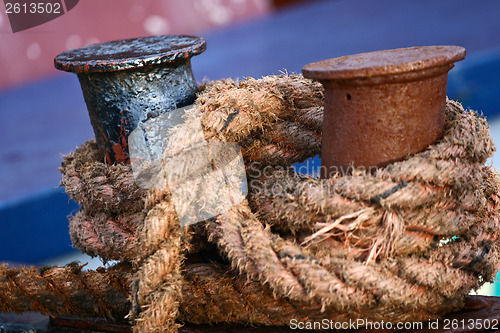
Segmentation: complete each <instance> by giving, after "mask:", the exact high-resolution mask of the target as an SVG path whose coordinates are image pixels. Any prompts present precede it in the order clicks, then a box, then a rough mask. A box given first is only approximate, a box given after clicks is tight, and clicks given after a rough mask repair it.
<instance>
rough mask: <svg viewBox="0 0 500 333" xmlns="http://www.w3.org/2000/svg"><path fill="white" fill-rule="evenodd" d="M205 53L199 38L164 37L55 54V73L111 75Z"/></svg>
mask: <svg viewBox="0 0 500 333" xmlns="http://www.w3.org/2000/svg"><path fill="white" fill-rule="evenodd" d="M205 49H206V43H205V40H204V39H203V38H200V37H195V36H187V35H167V36H153V37H140V38H132V39H123V40H117V41H111V42H106V43H101V44H92V45H89V46H86V47H83V48H80V49H75V50H70V51H66V52H63V53H61V54H59V55H58V56H57V57H56V58H55V60H54V63H55V66H56V68H57V69H60V70H63V71H67V72H73V73H90V72H111V71H119V70H125V69H129V68H137V67H143V66H150V65H160V64H165V63H173V62H176V61H178V60H183V59H184V60H185V59H189V58H191V57H192V56H195V55H197V54H200V53H202V52H203V51H205Z"/></svg>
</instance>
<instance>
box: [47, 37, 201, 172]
mask: <svg viewBox="0 0 500 333" xmlns="http://www.w3.org/2000/svg"><path fill="white" fill-rule="evenodd" d="M205 48H206V43H205V40H204V39H203V38H200V37H194V36H185V35H168V36H155V37H142V38H136V39H126V40H120V41H112V42H107V43H102V44H95V45H89V46H87V47H84V48H81V49H76V50H70V51H67V52H64V53H61V54H60V55H58V56H57V57H56V58H55V59H54V63H55V67H56V68H57V69H61V70H65V71H69V72H75V73H76V74H77V75H78V79H79V80H80V84H81V87H82V91H83V96H84V98H85V102H86V104H87V109H88V111H89V115H90V122H91V123H92V127H93V128H94V133H95V136H96V140H97V144H98V146H99V151H100V153H101V155H102V157H104V158H105V159H106V161H107V162H109V163H114V162H124V163H129V161H130V159H129V155H128V135H129V134H130V132H132V131H133V130H134V129H136V128H137V126H138V124H139V123H140V122H143V121H145V120H147V119H149V118H154V117H157V116H158V115H160V114H161V113H164V112H168V111H171V110H174V109H175V108H179V107H183V106H186V105H189V104H192V103H193V102H194V100H195V98H196V92H197V85H196V81H195V79H194V77H193V73H192V70H191V63H190V59H191V57H192V56H194V55H197V54H200V53H201V52H203V51H204V50H205Z"/></svg>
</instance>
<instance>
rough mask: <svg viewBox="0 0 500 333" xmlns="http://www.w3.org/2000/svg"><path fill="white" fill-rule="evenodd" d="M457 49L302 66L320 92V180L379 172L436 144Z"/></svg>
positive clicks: (458, 53)
mask: <svg viewBox="0 0 500 333" xmlns="http://www.w3.org/2000/svg"><path fill="white" fill-rule="evenodd" d="M464 58H465V49H464V48H463V47H459V46H421V47H410V48H403V49H395V50H385V51H377V52H369V53H361V54H356V55H350V56H344V57H340V58H334V59H328V60H324V61H319V62H316V63H312V64H308V65H306V66H304V68H303V69H302V71H303V73H304V76H305V77H308V78H312V79H316V80H318V81H320V82H321V83H322V84H323V86H324V87H325V113H324V120H323V138H322V150H321V161H322V162H321V165H322V174H321V177H322V178H329V177H330V176H332V175H333V174H334V173H336V172H337V171H338V172H340V173H342V174H346V173H349V168H351V167H352V166H354V167H364V168H366V169H367V170H370V169H372V168H376V167H383V166H386V165H387V164H390V163H392V162H395V161H399V160H402V159H404V158H405V157H406V156H408V155H411V154H415V153H418V152H420V151H423V150H425V148H426V147H427V146H428V145H430V144H432V143H434V142H435V141H437V140H438V139H440V138H441V137H442V134H443V129H444V109H445V103H446V84H447V78H448V71H449V70H450V69H452V68H453V66H454V65H453V63H454V62H456V61H460V60H462V59H464Z"/></svg>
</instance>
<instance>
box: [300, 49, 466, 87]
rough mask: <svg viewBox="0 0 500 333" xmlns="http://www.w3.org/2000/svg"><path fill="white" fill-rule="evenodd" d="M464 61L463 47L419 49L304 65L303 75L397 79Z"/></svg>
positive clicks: (341, 78) (343, 79)
mask: <svg viewBox="0 0 500 333" xmlns="http://www.w3.org/2000/svg"><path fill="white" fill-rule="evenodd" d="M464 58H465V49H464V48H463V47H461V46H454V45H434V46H416V47H408V48H402V49H394V50H383V51H376V52H367V53H360V54H354V55H348V56H343V57H340V58H333V59H328V60H323V61H318V62H314V63H311V64H308V65H306V66H304V67H303V68H302V73H303V74H304V76H305V77H308V78H311V79H316V80H320V81H322V80H324V81H326V80H332V81H335V80H338V81H347V80H353V79H372V78H377V77H383V76H391V77H395V76H397V75H402V74H403V75H404V74H408V73H412V72H419V71H423V70H427V69H431V68H435V67H443V66H446V65H448V66H450V68H452V67H453V63H454V62H456V61H460V60H463V59H464ZM450 68H448V70H449V69H450Z"/></svg>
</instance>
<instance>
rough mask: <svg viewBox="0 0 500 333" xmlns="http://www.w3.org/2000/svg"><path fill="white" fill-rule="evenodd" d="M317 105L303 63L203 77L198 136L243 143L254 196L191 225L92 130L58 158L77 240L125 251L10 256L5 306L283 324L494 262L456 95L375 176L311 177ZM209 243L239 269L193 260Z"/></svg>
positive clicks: (445, 285)
mask: <svg viewBox="0 0 500 333" xmlns="http://www.w3.org/2000/svg"><path fill="white" fill-rule="evenodd" d="M322 103H323V95H322V90H321V86H320V85H319V84H317V83H314V82H312V81H309V80H306V79H303V78H302V77H301V76H296V75H291V76H269V77H265V78H263V79H260V80H254V79H247V80H246V81H243V82H239V83H238V82H234V81H232V80H222V81H214V82H211V83H208V84H206V85H205V86H204V87H203V89H202V91H201V93H200V94H199V97H198V99H197V112H198V115H199V117H200V118H201V122H202V124H203V127H204V132H205V137H206V138H207V139H208V140H209V141H212V142H213V141H225V142H236V143H238V144H239V145H240V146H241V147H242V152H243V156H244V159H245V164H246V166H247V174H248V177H249V193H250V194H249V196H248V200H244V201H243V202H241V203H240V204H238V205H236V206H234V207H233V208H232V209H231V210H230V211H228V212H226V213H224V214H222V215H219V216H218V217H217V218H216V219H212V220H208V221H205V222H204V223H200V224H197V225H194V226H191V228H190V229H189V230H188V231H187V232H184V233H183V232H182V230H181V229H180V228H179V221H178V219H177V216H176V214H175V210H174V208H173V206H172V202H171V197H170V193H169V192H168V190H163V191H150V192H149V193H146V192H145V191H144V190H141V189H139V188H138V187H137V186H135V184H134V182H133V176H132V173H131V170H130V167H129V166H124V165H115V166H112V165H106V164H104V163H102V162H99V161H98V160H97V149H96V146H95V143H94V142H88V143H86V144H84V145H83V146H82V147H80V148H79V149H77V151H76V152H75V153H74V154H72V155H70V156H68V157H66V158H65V161H64V162H63V166H62V169H61V171H62V173H63V180H62V184H63V185H64V186H65V187H66V191H67V192H68V193H69V194H70V195H71V196H72V198H74V199H75V200H76V201H78V202H79V203H80V204H81V206H82V209H81V211H80V212H79V213H77V215H75V217H73V218H72V219H71V220H70V233H71V236H72V240H73V243H74V244H75V246H77V247H79V248H81V249H82V250H83V251H84V252H86V253H89V254H90V255H93V256H95V255H99V256H101V257H102V258H103V259H105V260H110V259H116V260H120V261H122V262H121V263H119V264H117V265H115V266H113V267H111V268H109V269H107V270H105V269H100V270H98V271H88V272H85V271H82V269H81V266H75V265H72V266H68V267H49V268H45V269H43V270H41V271H37V270H35V269H33V268H22V269H14V268H10V267H8V266H6V265H3V266H1V268H0V290H2V291H4V292H2V293H1V295H2V296H0V310H2V311H12V312H22V311H28V310H35V311H41V312H43V313H48V314H52V315H55V314H59V315H61V314H65V315H67V314H71V315H79V316H83V317H92V316H104V317H107V318H114V319H121V318H123V317H124V315H125V314H126V312H127V311H128V310H129V309H130V308H132V311H131V313H130V316H131V317H133V318H134V323H135V326H134V330H135V331H136V332H175V331H176V330H177V327H178V324H176V319H178V320H180V321H189V322H193V323H221V322H227V323H238V324H242V323H252V324H262V325H287V324H288V323H289V321H290V319H292V318H297V319H302V320H315V319H317V320H321V319H323V318H329V319H333V320H346V319H349V318H354V319H357V318H367V319H371V320H386V321H399V320H426V319H429V318H435V317H438V316H441V315H442V314H444V313H447V312H450V311H454V310H457V309H460V308H461V307H462V306H463V300H464V297H465V296H466V295H467V294H468V293H469V292H470V290H472V289H477V288H478V287H479V286H480V285H482V284H483V283H484V282H487V281H492V280H493V278H494V276H495V273H496V271H497V270H498V241H497V231H496V230H497V228H498V196H497V195H498V189H499V185H498V182H497V178H496V177H497V176H496V174H495V173H494V172H493V171H491V170H490V169H489V168H488V167H484V166H483V164H484V163H485V161H486V159H487V158H488V157H489V156H491V155H492V153H493V151H494V146H493V142H492V139H491V138H490V137H489V133H488V126H487V123H486V121H485V120H484V119H482V118H480V117H478V116H477V114H475V113H474V112H469V111H464V110H463V109H462V107H461V105H460V104H458V103H456V102H452V101H448V103H447V110H446V117H447V122H446V124H447V125H446V132H445V135H444V137H443V139H442V140H440V141H439V142H438V143H436V144H435V145H433V146H431V147H429V149H428V150H426V151H424V152H422V153H419V154H416V155H414V156H411V157H409V158H407V159H406V160H405V161H402V162H398V163H394V164H391V165H389V166H387V167H386V168H382V169H380V170H378V171H377V172H375V173H374V174H369V173H366V172H363V171H362V170H355V171H354V173H353V174H352V175H350V176H335V177H333V178H331V179H328V180H316V179H312V178H308V177H304V176H301V175H298V174H295V173H294V172H292V171H290V169H289V168H287V167H288V166H290V165H292V164H293V163H295V162H297V161H301V160H304V159H305V158H307V157H311V156H314V155H316V154H318V153H319V152H320V138H321V120H322V111H323V110H322ZM189 129H190V121H189V119H188V121H187V122H186V123H185V124H183V125H179V126H178V128H175V129H174V131H173V133H171V134H172V135H171V137H172V140H173V141H174V142H175V143H176V144H177V147H178V150H179V151H182V149H183V148H184V147H190V145H192V144H193V143H195V142H196V140H199V138H196V137H195V136H194V135H190V134H192V133H190V131H189ZM174 148H175V147H174ZM192 190H193V192H195V193H196V192H197V191H200V190H201V189H200V188H196V187H195V188H193V189H192ZM207 238H208V240H209V242H207ZM210 243H211V244H217V246H218V248H219V250H220V251H221V252H222V254H223V255H224V257H226V258H228V259H229V261H230V263H231V266H232V267H228V266H227V265H225V263H224V262H221V263H214V262H211V263H207V262H206V260H205V261H203V260H202V262H196V260H193V258H197V257H198V255H200V254H202V253H203V252H204V251H206V250H207V249H208V248H209V247H210ZM184 259H185V260H186V261H183V260H184ZM183 262H184V263H183ZM56 273H58V274H56ZM89 279H90V280H92V281H94V282H91V281H90V280H89ZM87 280H89V281H87ZM75 281H76V282H75ZM95 281H99V282H100V283H96V282H95ZM93 287H94V288H95V289H93ZM4 295H7V297H5V296H4ZM80 299H84V300H86V301H84V302H79V300H80Z"/></svg>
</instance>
